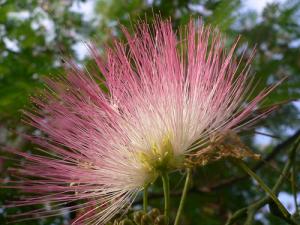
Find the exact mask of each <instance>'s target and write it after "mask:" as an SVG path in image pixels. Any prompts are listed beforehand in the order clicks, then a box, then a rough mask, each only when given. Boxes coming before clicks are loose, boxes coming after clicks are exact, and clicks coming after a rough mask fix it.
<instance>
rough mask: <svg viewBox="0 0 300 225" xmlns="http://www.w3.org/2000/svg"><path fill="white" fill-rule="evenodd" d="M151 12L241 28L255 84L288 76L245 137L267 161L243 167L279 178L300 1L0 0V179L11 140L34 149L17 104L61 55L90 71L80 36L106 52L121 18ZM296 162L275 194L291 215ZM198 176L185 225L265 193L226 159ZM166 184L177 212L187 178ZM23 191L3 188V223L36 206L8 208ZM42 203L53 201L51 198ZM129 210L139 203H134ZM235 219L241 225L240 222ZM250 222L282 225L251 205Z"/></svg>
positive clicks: (295, 86)
mask: <svg viewBox="0 0 300 225" xmlns="http://www.w3.org/2000/svg"><path fill="white" fill-rule="evenodd" d="M154 13H160V14H161V16H162V17H163V18H172V21H173V26H174V28H178V27H179V26H180V25H182V24H186V23H187V21H188V20H189V19H190V18H191V17H192V18H193V17H194V18H201V19H202V20H203V21H204V23H205V24H206V25H212V26H214V27H218V29H220V30H221V31H222V32H223V33H224V34H225V36H226V37H227V41H228V44H230V43H232V42H234V41H235V40H236V38H237V37H238V35H241V39H240V43H239V47H238V50H237V55H239V54H241V53H242V50H243V49H245V48H246V47H247V48H248V50H247V52H246V53H248V52H251V50H253V49H254V48H256V55H255V57H254V62H253V67H252V72H251V73H252V74H253V76H255V78H254V80H255V83H256V84H257V87H258V90H259V89H262V88H263V87H265V86H266V85H270V84H272V83H274V82H276V81H278V80H280V79H281V78H283V77H284V76H288V79H287V80H286V81H285V82H284V83H283V84H282V85H280V86H279V87H278V88H277V89H276V90H275V91H274V92H273V93H272V94H271V95H270V96H269V97H268V98H267V99H266V101H265V102H264V103H263V105H262V106H261V107H268V106H270V105H272V104H275V103H280V104H279V109H278V110H277V111H276V112H274V113H272V114H271V115H270V116H269V117H268V119H265V120H263V121H261V122H260V123H259V124H258V125H257V126H256V127H255V129H253V130H249V131H247V132H245V133H244V134H243V140H244V141H245V143H247V144H248V145H249V146H250V147H251V148H252V149H253V150H254V151H256V152H258V153H260V154H262V156H263V158H264V159H265V160H264V161H260V162H252V161H250V162H249V164H250V165H251V166H253V167H254V168H255V171H256V172H257V173H258V175H260V176H261V177H262V178H263V179H264V180H265V182H266V183H267V184H269V185H270V186H272V185H273V184H274V183H275V181H276V179H277V178H278V177H279V175H280V174H281V171H282V168H283V166H284V164H285V162H286V161H287V151H288V148H289V147H290V146H291V144H292V143H293V141H294V140H295V139H296V137H298V136H299V135H300V134H299V129H300V116H299V109H300V101H299V96H300V19H299V18H300V17H299V16H300V1H299V0H278V1H276V0H245V1H241V0H173V1H172V0H123V1H122V0H82V1H80V0H73V1H72V0H60V1H58V0H53V1H46V0H22V1H18V0H15V1H13V0H0V147H1V152H2V155H3V157H2V158H1V159H0V171H1V179H2V182H3V183H6V182H8V181H9V180H10V179H11V178H10V175H9V173H8V168H9V167H10V166H11V165H12V164H13V163H14V160H13V159H11V155H9V148H8V147H14V148H17V149H19V150H20V151H34V148H35V147H34V146H32V145H31V144H30V143H28V142H27V141H26V140H24V138H22V137H21V135H20V133H29V134H30V133H37V132H38V131H37V130H33V129H32V128H30V127H28V126H26V125H24V124H23V123H22V122H21V120H22V113H21V109H23V108H26V107H29V106H28V105H29V104H28V103H29V96H30V95H32V94H34V93H36V92H37V90H39V89H40V88H41V87H42V83H43V81H42V78H43V77H45V76H55V75H58V74H63V69H62V67H63V62H64V60H63V58H72V59H74V60H75V61H76V62H77V63H78V64H79V65H81V66H82V68H84V67H87V68H89V66H90V65H91V64H93V62H92V61H91V59H90V57H89V54H88V51H87V48H86V45H85V43H86V42H89V41H93V42H95V43H96V44H97V46H98V48H99V51H100V52H103V46H104V45H107V44H108V45H109V44H110V43H111V42H112V40H113V38H115V37H118V38H121V39H122V38H124V37H123V36H122V34H121V32H120V29H119V24H123V25H125V26H126V27H128V28H129V29H131V28H132V24H134V23H135V22H137V21H138V20H140V19H141V18H142V19H143V18H147V20H148V21H149V22H151V20H152V19H153V15H154ZM248 55H249V54H248ZM246 57H247V54H246ZM255 92H256V91H255ZM256 93H257V92H256ZM254 94H255V93H254ZM281 103H282V104H281ZM283 103H284V104H283ZM298 155H299V154H298ZM7 157H9V158H10V159H9V158H7ZM294 162H295V163H294V171H295V174H294V175H293V176H294V178H295V179H294V180H296V182H294V183H293V184H294V185H293V184H291V182H290V180H291V179H290V175H289V176H286V179H285V182H284V184H283V185H282V187H281V189H280V192H279V198H280V200H282V201H283V203H284V204H285V206H286V207H287V208H288V210H289V211H290V212H291V213H292V214H294V213H295V212H297V211H298V207H297V200H298V201H300V197H299V198H298V199H297V191H299V188H298V186H297V185H296V184H297V183H298V184H299V181H300V176H299V174H300V173H299V172H298V173H297V171H299V165H300V163H299V162H300V161H299V156H297V155H296V157H295V161H294ZM297 162H298V163H297ZM196 175H197V180H195V179H194V181H193V188H192V190H191V194H190V198H189V199H188V201H187V204H186V208H185V212H184V216H183V218H184V220H183V221H182V224H183V225H198V224H199V225H222V224H225V221H226V220H227V218H228V217H229V216H230V215H232V214H233V213H234V212H235V211H236V210H238V209H240V208H242V207H245V206H246V205H247V204H249V203H251V202H253V201H255V200H257V199H260V198H262V196H264V195H265V194H264V193H263V192H262V191H261V190H260V188H259V187H258V186H257V184H256V183H255V182H253V181H252V180H251V179H249V178H247V177H244V176H243V174H242V173H241V172H239V171H238V170H237V169H236V168H234V167H233V165H231V164H229V163H227V162H223V161H221V162H217V163H214V164H212V165H209V166H208V167H205V168H201V169H199V170H198V171H196ZM297 181H298V182H297ZM172 182H173V184H172V186H171V187H173V190H172V191H173V198H172V201H173V208H172V213H173V214H174V213H175V212H176V206H177V205H178V202H179V197H180V196H179V195H178V194H177V192H176V190H179V189H180V188H181V186H182V185H183V184H182V183H183V182H182V180H181V177H180V175H175V177H174V178H173V180H172ZM152 192H153V193H152V195H150V196H151V199H150V204H152V205H153V206H157V207H160V206H161V205H162V199H160V198H158V197H159V196H160V194H161V190H160V189H159V188H156V187H154V188H153V190H152ZM19 198H22V193H20V192H18V191H14V190H7V189H0V224H7V223H8V221H10V219H9V215H14V214H16V213H21V212H26V211H28V210H32V209H33V208H30V207H19V208H9V209H7V208H6V207H4V204H5V203H7V202H8V201H10V200H17V199H19ZM40 207H46V208H47V207H48V208H51V205H45V206H40ZM134 207H136V208H139V207H140V204H139V202H136V203H135V204H134ZM76 216H77V214H76V213H71V212H67V211H65V212H63V215H62V216H57V217H53V218H38V216H37V220H34V221H24V222H22V223H21V222H13V224H70V223H71V221H72V220H74V218H76ZM236 224H243V220H240V221H239V222H237V223H236ZM255 224H265V225H267V224H271V225H282V224H286V222H284V221H283V220H281V219H280V218H278V217H277V216H275V215H274V213H270V210H269V207H268V206H264V207H263V208H261V209H259V210H258V211H257V212H256V214H255Z"/></svg>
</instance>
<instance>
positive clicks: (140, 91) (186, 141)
mask: <svg viewBox="0 0 300 225" xmlns="http://www.w3.org/2000/svg"><path fill="white" fill-rule="evenodd" d="M124 34H125V35H126V38H127V43H126V44H122V43H120V42H116V43H115V45H114V47H113V48H112V49H107V54H106V58H105V59H102V58H101V57H100V56H99V55H98V53H97V52H96V50H95V48H93V47H90V49H91V52H92V54H93V56H94V59H95V61H96V63H97V65H98V68H99V70H100V71H101V73H102V74H103V75H104V77H105V80H104V81H102V79H101V78H100V76H98V75H96V74H97V73H95V74H90V73H89V72H87V71H86V72H83V71H82V70H81V69H79V68H77V67H76V66H74V65H71V66H70V68H68V69H67V77H66V78H62V77H61V78H59V79H52V80H48V81H47V84H48V88H47V90H46V91H45V92H44V95H43V97H36V98H34V100H33V101H34V103H35V109H34V110H33V111H31V112H26V115H27V118H28V119H27V121H28V122H29V124H31V125H32V126H34V127H35V128H37V129H39V130H41V131H42V133H43V135H37V136H34V137H31V139H32V140H33V142H35V143H36V144H38V145H39V146H40V148H41V150H40V154H29V153H18V154H19V155H22V156H23V157H25V158H26V163H25V165H20V168H19V169H17V172H18V173H19V175H21V176H23V177H24V181H23V183H22V184H19V183H16V184H15V186H16V187H17V188H20V189H22V190H23V191H28V192H30V193H33V196H32V197H27V200H24V201H22V203H21V204H23V205H27V204H28V205H30V204H48V203H51V205H50V206H51V209H50V210H48V211H47V210H46V211H43V212H40V211H36V213H40V214H39V215H40V216H41V215H44V216H48V215H54V214H56V213H61V207H64V208H66V209H68V210H79V209H84V208H86V209H89V210H88V212H87V213H86V214H85V215H82V216H81V217H80V218H79V219H78V220H76V221H75V222H74V223H80V222H82V221H81V220H84V221H85V223H89V224H103V223H105V222H107V221H109V220H110V219H111V218H112V217H113V216H114V215H116V214H117V213H119V212H120V211H122V210H123V209H126V207H128V206H130V204H131V203H132V202H133V201H134V199H135V197H136V196H137V194H138V193H139V192H140V191H141V190H142V189H143V188H144V186H145V185H147V184H149V183H151V182H153V181H154V180H155V179H156V178H157V176H159V175H160V173H161V172H162V171H166V170H168V171H171V170H176V169H178V168H181V167H183V161H184V157H185V156H187V155H189V154H190V153H193V151H194V150H196V149H197V148H200V147H201V146H202V144H203V143H205V141H207V138H208V137H209V136H210V135H211V134H212V133H215V132H222V131H225V130H229V129H230V130H238V129H239V128H240V127H241V126H242V124H246V123H248V122H251V121H247V120H246V119H247V118H248V116H249V115H250V114H251V113H252V112H253V110H254V109H255V108H256V107H257V105H258V103H259V102H260V101H261V100H262V99H263V98H264V97H265V96H266V95H267V94H268V93H269V91H270V90H271V89H272V88H269V89H266V90H264V91H262V92H261V93H260V94H259V95H258V96H257V97H255V98H254V99H253V100H251V101H250V102H248V103H247V104H246V103H245V99H246V98H247V97H248V96H249V94H250V92H251V91H252V86H251V83H252V82H251V79H249V76H248V72H249V61H250V60H249V61H248V63H247V65H246V66H245V67H244V68H240V67H239V64H240V62H239V61H237V60H236V59H235V57H234V56H233V54H234V50H235V48H236V44H234V45H233V47H232V48H231V49H230V50H229V51H228V52H226V51H225V50H224V40H223V39H222V38H221V36H220V34H219V33H218V32H217V31H213V30H211V29H210V28H207V29H206V28H204V27H203V26H199V27H198V26H195V25H194V23H193V22H190V24H189V25H188V27H186V29H185V32H183V33H182V34H181V35H180V37H179V38H178V37H177V34H176V33H175V32H174V31H173V30H172V26H171V22H170V21H160V20H157V21H156V22H155V25H154V26H153V27H150V26H148V25H146V24H141V25H139V26H138V28H137V30H136V33H135V34H134V35H130V34H129V33H128V32H127V30H126V29H124ZM250 58H252V57H250ZM101 82H102V83H103V84H105V85H106V87H107V89H108V91H105V89H101V88H100V86H101V85H99V83H101ZM260 116H262V115H258V116H257V117H256V118H254V119H257V118H259V117H260ZM86 215H88V216H86Z"/></svg>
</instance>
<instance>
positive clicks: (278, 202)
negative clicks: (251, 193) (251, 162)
mask: <svg viewBox="0 0 300 225" xmlns="http://www.w3.org/2000/svg"><path fill="white" fill-rule="evenodd" d="M233 162H234V163H235V164H236V165H237V166H239V167H240V168H241V169H242V170H244V171H245V172H246V173H248V174H249V175H250V176H251V177H252V178H253V179H254V180H256V181H257V182H258V184H259V185H260V187H261V188H262V189H263V190H264V191H265V192H266V193H267V194H268V195H269V196H270V198H271V199H272V200H273V201H274V202H275V203H276V205H277V206H278V209H279V210H280V211H281V212H282V214H283V215H284V216H285V217H288V216H289V215H290V213H289V212H288V211H287V209H286V208H285V207H284V206H283V205H282V203H281V202H280V201H279V199H278V198H277V196H276V195H275V194H274V193H273V191H272V190H271V189H270V188H269V187H268V186H267V185H266V184H265V182H264V181H263V180H262V179H261V178H260V177H259V176H257V175H256V173H254V172H253V171H252V170H251V169H250V168H249V167H248V166H247V165H246V163H244V162H243V161H242V160H236V159H233Z"/></svg>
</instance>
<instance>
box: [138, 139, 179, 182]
mask: <svg viewBox="0 0 300 225" xmlns="http://www.w3.org/2000/svg"><path fill="white" fill-rule="evenodd" d="M139 159H140V160H141V162H142V164H143V166H144V168H145V169H146V170H147V172H148V173H149V174H150V177H151V178H150V182H153V181H154V180H155V179H156V178H157V176H158V175H159V174H161V173H162V172H167V171H170V170H173V169H176V168H178V166H179V165H180V162H181V161H182V159H181V157H178V156H175V155H174V151H173V146H172V143H171V141H170V138H169V137H168V136H166V137H165V138H163V140H162V141H161V143H160V144H157V143H155V144H153V145H152V147H151V151H148V152H145V151H143V152H140V153H139Z"/></svg>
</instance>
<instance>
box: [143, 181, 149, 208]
mask: <svg viewBox="0 0 300 225" xmlns="http://www.w3.org/2000/svg"><path fill="white" fill-rule="evenodd" d="M148 187H149V184H146V185H145V187H144V192H143V210H144V212H145V213H147V208H148Z"/></svg>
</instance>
